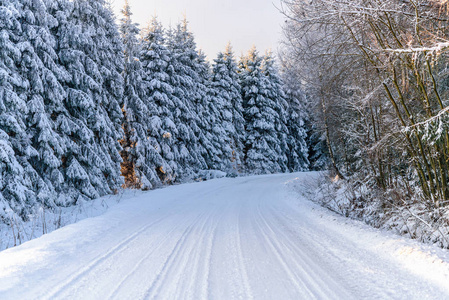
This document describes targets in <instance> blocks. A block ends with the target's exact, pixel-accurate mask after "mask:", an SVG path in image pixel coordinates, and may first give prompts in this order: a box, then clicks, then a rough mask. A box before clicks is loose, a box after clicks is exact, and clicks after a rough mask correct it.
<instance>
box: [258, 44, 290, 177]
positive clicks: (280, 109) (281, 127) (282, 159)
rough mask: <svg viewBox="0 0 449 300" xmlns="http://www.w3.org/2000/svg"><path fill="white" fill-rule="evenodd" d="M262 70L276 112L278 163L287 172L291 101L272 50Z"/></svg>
mask: <svg viewBox="0 0 449 300" xmlns="http://www.w3.org/2000/svg"><path fill="white" fill-rule="evenodd" d="M261 70H262V73H263V75H264V78H263V81H264V84H263V86H264V88H265V90H266V97H267V98H268V99H269V100H268V102H267V103H270V105H271V106H270V107H271V108H272V109H273V110H274V111H275V112H276V114H275V115H274V126H275V131H276V133H277V140H278V143H276V144H275V149H276V152H277V160H278V161H277V163H278V165H279V167H280V171H281V172H287V171H288V167H287V164H288V158H287V153H288V152H289V145H288V136H289V134H290V133H289V130H288V127H287V111H288V110H289V103H288V102H287V101H286V98H285V94H284V90H283V83H282V80H281V78H280V77H279V75H278V71H277V69H276V68H275V65H274V59H273V55H272V53H271V51H267V52H266V54H265V55H264V57H263V59H262V63H261Z"/></svg>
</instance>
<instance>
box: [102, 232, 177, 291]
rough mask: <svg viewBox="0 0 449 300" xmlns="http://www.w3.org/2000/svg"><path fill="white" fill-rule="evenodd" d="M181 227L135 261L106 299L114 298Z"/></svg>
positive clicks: (167, 234) (169, 233)
mask: <svg viewBox="0 0 449 300" xmlns="http://www.w3.org/2000/svg"><path fill="white" fill-rule="evenodd" d="M183 225H184V224H183ZM181 227H182V226H181V225H180V226H177V227H176V226H175V227H173V228H172V229H171V230H170V231H169V232H168V233H166V235H165V238H164V239H163V240H162V241H158V242H157V246H156V247H154V248H153V249H151V250H150V251H149V252H148V253H147V254H145V255H144V256H143V257H142V258H141V259H140V260H139V261H137V263H136V265H135V266H134V267H133V268H132V269H131V270H130V271H129V272H128V273H127V274H126V275H125V276H124V277H123V279H122V281H121V282H120V283H119V284H118V285H117V286H116V287H115V288H114V289H113V290H112V292H111V293H110V294H109V296H108V297H107V298H108V299H112V298H116V297H117V295H118V293H119V292H120V290H121V288H122V287H123V285H124V284H125V283H126V282H127V281H128V280H129V279H130V278H131V276H132V275H134V274H135V273H136V272H137V270H139V268H140V267H141V266H142V263H143V262H145V261H146V260H148V259H149V258H150V257H151V256H152V255H153V254H154V253H155V252H156V251H158V250H159V249H163V248H164V246H166V243H167V241H169V240H170V239H171V238H172V236H171V234H172V233H173V232H175V231H176V230H177V229H179V228H181ZM154 242H156V241H154Z"/></svg>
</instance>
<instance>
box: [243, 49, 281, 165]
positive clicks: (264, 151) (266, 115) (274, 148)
mask: <svg viewBox="0 0 449 300" xmlns="http://www.w3.org/2000/svg"><path fill="white" fill-rule="evenodd" d="M261 68H262V58H261V57H260V56H259V54H258V52H257V50H256V48H255V47H253V48H252V49H251V50H250V51H249V52H248V54H247V55H246V56H244V57H242V59H241V61H240V63H239V69H240V83H241V86H242V98H243V109H244V118H245V125H246V128H245V129H246V134H247V135H246V141H245V149H244V159H245V167H246V170H247V172H249V173H252V174H270V173H276V172H280V171H281V170H282V166H281V165H280V164H279V162H280V161H282V158H281V157H280V155H279V150H278V148H279V144H280V141H279V134H278V132H277V130H276V122H277V120H278V119H279V118H280V116H279V113H278V111H277V108H278V105H279V104H278V103H276V102H275V100H273V99H272V97H270V94H269V91H268V88H269V86H267V85H266V84H267V81H266V76H265V75H264V73H263V71H262V69H261Z"/></svg>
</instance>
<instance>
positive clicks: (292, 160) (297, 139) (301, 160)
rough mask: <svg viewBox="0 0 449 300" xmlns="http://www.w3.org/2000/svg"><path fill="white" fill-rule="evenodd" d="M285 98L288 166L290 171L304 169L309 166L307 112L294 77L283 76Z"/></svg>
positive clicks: (302, 95)
mask: <svg viewBox="0 0 449 300" xmlns="http://www.w3.org/2000/svg"><path fill="white" fill-rule="evenodd" d="M283 82H284V91H285V96H286V100H287V102H288V103H289V105H288V107H289V110H288V112H287V126H288V129H289V133H290V134H289V136H288V146H289V151H288V153H287V156H288V168H289V170H290V171H291V172H298V171H306V170H308V169H309V167H310V163H309V159H308V158H309V149H308V145H307V130H306V120H307V112H306V108H305V106H304V101H305V100H304V94H303V93H302V92H301V89H300V87H299V84H298V82H297V81H296V80H295V78H294V77H290V76H288V75H285V76H283Z"/></svg>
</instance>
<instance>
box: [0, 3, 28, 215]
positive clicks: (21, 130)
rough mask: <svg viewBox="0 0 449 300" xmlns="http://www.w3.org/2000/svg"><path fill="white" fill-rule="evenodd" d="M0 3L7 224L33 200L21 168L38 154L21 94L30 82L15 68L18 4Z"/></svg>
mask: <svg viewBox="0 0 449 300" xmlns="http://www.w3.org/2000/svg"><path fill="white" fill-rule="evenodd" d="M0 3H1V5H0V218H1V219H3V220H4V221H6V222H7V220H6V219H7V218H9V217H11V213H17V214H19V215H20V216H21V217H22V218H25V217H26V213H27V212H28V209H29V208H30V207H31V205H32V204H34V202H35V201H36V192H35V190H34V189H33V187H32V181H31V176H30V174H29V173H27V172H26V170H24V167H23V166H24V165H27V162H28V158H29V157H30V156H31V155H37V153H36V150H35V149H33V148H32V147H31V141H30V140H29V138H28V135H27V134H26V125H25V119H24V116H26V115H27V113H28V108H27V105H26V97H25V95H24V93H25V91H26V90H27V88H28V86H29V82H28V80H26V79H25V78H23V77H22V75H21V72H20V70H19V68H18V66H20V62H21V34H22V28H21V24H20V21H19V20H20V18H21V14H20V11H19V2H17V1H14V0H1V1H0ZM11 209H12V212H11Z"/></svg>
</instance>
